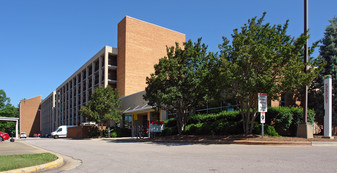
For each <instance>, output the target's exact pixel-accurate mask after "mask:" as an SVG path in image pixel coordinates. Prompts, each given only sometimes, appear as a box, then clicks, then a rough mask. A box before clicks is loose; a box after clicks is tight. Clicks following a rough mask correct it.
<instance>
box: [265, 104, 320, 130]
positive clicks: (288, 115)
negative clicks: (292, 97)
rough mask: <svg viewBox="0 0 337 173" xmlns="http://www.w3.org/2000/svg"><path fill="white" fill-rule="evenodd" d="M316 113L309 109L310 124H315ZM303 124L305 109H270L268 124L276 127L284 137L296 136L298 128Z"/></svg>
mask: <svg viewBox="0 0 337 173" xmlns="http://www.w3.org/2000/svg"><path fill="white" fill-rule="evenodd" d="M314 119H315V112H314V111H313V110H311V109H308V122H309V123H311V124H313V122H314ZM302 122H303V109H302V108H295V107H270V108H268V112H267V113H266V124H268V125H272V126H274V127H275V130H276V131H277V132H278V133H279V134H280V135H282V136H296V132H297V127H298V125H299V124H300V123H302Z"/></svg>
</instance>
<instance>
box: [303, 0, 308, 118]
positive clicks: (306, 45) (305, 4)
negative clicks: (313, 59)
mask: <svg viewBox="0 0 337 173" xmlns="http://www.w3.org/2000/svg"><path fill="white" fill-rule="evenodd" d="M304 33H305V34H306V35H307V36H308V0H304ZM304 63H305V64H306V63H308V38H307V39H306V43H305V46H304ZM307 70H308V67H307V65H305V70H304V71H305V73H307ZM304 90H305V91H304V103H303V105H304V108H303V109H304V110H303V121H304V122H303V123H305V124H306V123H307V122H308V86H305V89H304Z"/></svg>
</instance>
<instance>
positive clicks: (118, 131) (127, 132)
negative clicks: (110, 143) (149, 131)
mask: <svg viewBox="0 0 337 173" xmlns="http://www.w3.org/2000/svg"><path fill="white" fill-rule="evenodd" d="M128 136H131V129H128V128H119V127H116V128H114V129H111V130H110V137H111V138H117V137H128Z"/></svg>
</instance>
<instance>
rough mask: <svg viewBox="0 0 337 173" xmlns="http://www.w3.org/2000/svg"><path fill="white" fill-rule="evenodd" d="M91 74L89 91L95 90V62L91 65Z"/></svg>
mask: <svg viewBox="0 0 337 173" xmlns="http://www.w3.org/2000/svg"><path fill="white" fill-rule="evenodd" d="M91 68H92V69H91V70H92V75H91V93H93V92H94V90H95V63H92V65H91Z"/></svg>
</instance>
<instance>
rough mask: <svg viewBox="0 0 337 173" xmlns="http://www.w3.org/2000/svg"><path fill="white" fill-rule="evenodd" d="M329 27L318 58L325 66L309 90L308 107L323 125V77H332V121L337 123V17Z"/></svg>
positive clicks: (331, 21)
mask: <svg viewBox="0 0 337 173" xmlns="http://www.w3.org/2000/svg"><path fill="white" fill-rule="evenodd" d="M329 22H330V25H328V26H327V27H326V29H325V33H324V38H323V39H322V40H321V43H322V45H321V46H320V56H321V57H322V58H323V60H324V62H325V64H324V68H323V70H322V71H321V72H320V73H319V75H318V77H317V78H316V79H315V80H314V82H313V84H312V86H311V89H310V97H309V99H310V102H309V106H310V107H311V108H313V109H315V111H316V113H317V115H318V117H319V121H320V123H323V116H324V104H323V101H324V96H323V95H324V76H325V75H331V77H332V94H333V98H332V99H333V100H332V107H333V109H332V111H333V112H332V115H333V116H334V117H333V118H332V119H333V121H334V123H336V122H337V97H336V96H337V89H336V88H337V17H336V16H335V17H334V18H333V19H332V20H329Z"/></svg>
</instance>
